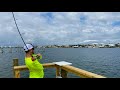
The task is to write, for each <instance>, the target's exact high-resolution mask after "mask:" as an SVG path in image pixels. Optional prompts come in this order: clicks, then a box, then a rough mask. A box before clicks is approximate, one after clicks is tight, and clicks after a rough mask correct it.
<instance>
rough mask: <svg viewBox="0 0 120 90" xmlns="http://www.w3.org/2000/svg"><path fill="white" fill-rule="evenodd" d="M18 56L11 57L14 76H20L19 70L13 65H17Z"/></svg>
mask: <svg viewBox="0 0 120 90" xmlns="http://www.w3.org/2000/svg"><path fill="white" fill-rule="evenodd" d="M18 65H19V64H18V58H14V59H13V74H14V77H15V78H20V70H14V66H18Z"/></svg>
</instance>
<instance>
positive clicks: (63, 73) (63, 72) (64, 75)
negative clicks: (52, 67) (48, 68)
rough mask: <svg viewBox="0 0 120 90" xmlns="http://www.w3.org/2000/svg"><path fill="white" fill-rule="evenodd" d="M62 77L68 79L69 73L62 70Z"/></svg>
mask: <svg viewBox="0 0 120 90" xmlns="http://www.w3.org/2000/svg"><path fill="white" fill-rule="evenodd" d="M61 77H62V78H67V71H65V70H64V69H61Z"/></svg>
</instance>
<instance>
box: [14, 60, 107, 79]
mask: <svg viewBox="0 0 120 90" xmlns="http://www.w3.org/2000/svg"><path fill="white" fill-rule="evenodd" d="M43 67H44V68H56V77H59V76H60V77H61V78H67V75H68V72H70V73H73V74H75V75H77V76H80V77H81V78H106V77H104V76H102V75H98V74H95V73H92V72H88V71H86V70H82V69H79V68H76V67H73V66H71V65H63V66H59V65H56V64H54V63H45V64H43ZM23 70H28V68H27V67H26V65H22V66H19V64H18V59H17V58H16V59H13V74H14V78H20V71H23Z"/></svg>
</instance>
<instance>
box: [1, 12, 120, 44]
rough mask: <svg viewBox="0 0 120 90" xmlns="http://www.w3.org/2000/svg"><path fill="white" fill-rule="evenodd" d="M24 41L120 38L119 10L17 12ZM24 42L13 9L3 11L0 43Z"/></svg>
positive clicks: (75, 41)
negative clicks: (11, 10) (13, 15)
mask: <svg viewBox="0 0 120 90" xmlns="http://www.w3.org/2000/svg"><path fill="white" fill-rule="evenodd" d="M14 14H15V18H16V21H17V24H18V27H19V30H20V32H21V34H22V37H23V38H24V40H25V42H26V43H27V42H30V43H34V44H37V45H50V44H79V43H86V42H87V43H89V42H95V41H96V42H98V43H99V42H100V43H102V42H103V43H108V42H111V43H113V42H114V43H118V42H120V13H119V12H14ZM3 43H4V44H5V45H8V44H12V45H13V44H14V45H23V42H22V40H21V37H20V35H19V33H18V31H17V29H16V26H15V23H14V20H13V17H12V13H11V12H0V44H1V45H2V44H3Z"/></svg>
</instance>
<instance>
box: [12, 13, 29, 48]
mask: <svg viewBox="0 0 120 90" xmlns="http://www.w3.org/2000/svg"><path fill="white" fill-rule="evenodd" d="M12 15H13V19H14V22H15V25H16V28H17V30H18V32H19V35H20V37H21V39H22V41H23V43H24V44H25V41H24V39H23V37H22V35H21V33H20V30H19V28H18V25H17V22H16V19H15V15H14V13H13V12H12ZM25 46H26V44H25ZM26 47H27V46H26ZM27 49H28V47H27Z"/></svg>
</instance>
